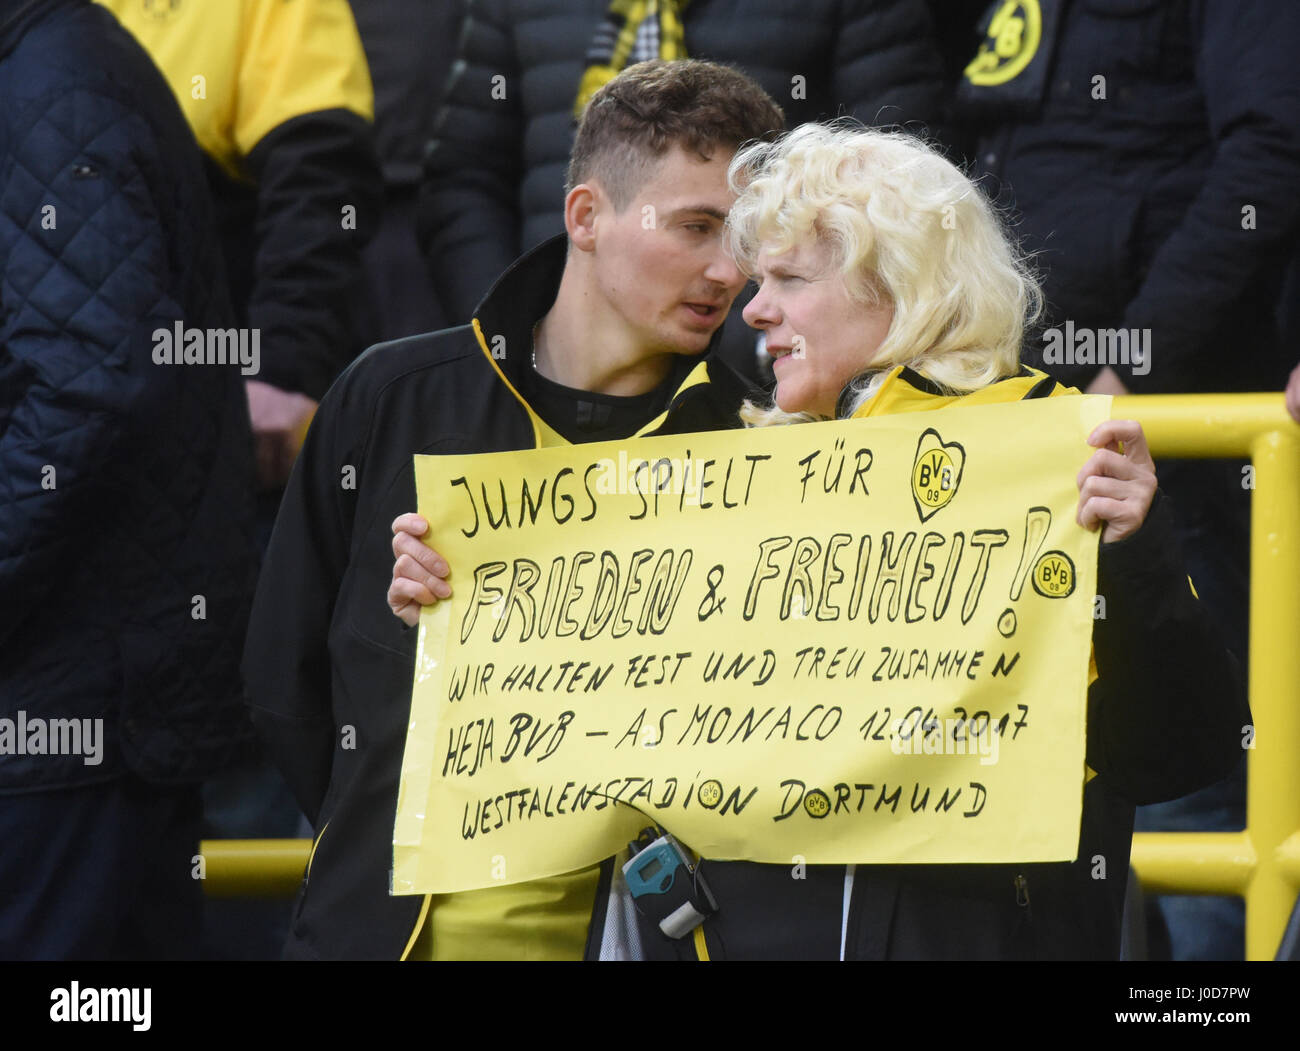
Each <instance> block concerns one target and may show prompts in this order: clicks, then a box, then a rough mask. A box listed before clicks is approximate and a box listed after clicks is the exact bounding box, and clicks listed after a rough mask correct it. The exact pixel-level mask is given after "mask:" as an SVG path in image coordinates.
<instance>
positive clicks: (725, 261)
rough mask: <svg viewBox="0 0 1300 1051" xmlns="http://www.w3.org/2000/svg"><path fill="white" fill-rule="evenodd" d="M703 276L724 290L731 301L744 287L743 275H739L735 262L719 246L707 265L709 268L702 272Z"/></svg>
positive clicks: (739, 271) (729, 254) (738, 268)
mask: <svg viewBox="0 0 1300 1051" xmlns="http://www.w3.org/2000/svg"><path fill="white" fill-rule="evenodd" d="M704 276H705V277H706V278H708V279H709V280H710V281H712V282H714V283H715V284H719V285H722V286H723V287H724V288H726V290H727V293H728V295H730V296H731V298H733V299H734V298H735V297H736V296H737V295H739V293H740V290H741V289H742V288H744V287H745V275H744V274H743V273H741V270H740V267H738V266H737V265H736V261H735V260H734V259H732V258H731V253H730V252H728V251H727V250H726V249H725V248H723V247H721V246H719V249H718V251H717V252H716V253H715V254H714V256H713V259H712V261H711V262H710V263H709V268H708V269H707V270H706V271H705V272H704Z"/></svg>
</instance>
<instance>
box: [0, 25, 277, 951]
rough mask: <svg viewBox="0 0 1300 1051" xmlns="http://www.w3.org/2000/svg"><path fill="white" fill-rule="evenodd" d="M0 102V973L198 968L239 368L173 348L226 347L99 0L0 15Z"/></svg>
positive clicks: (182, 205)
mask: <svg viewBox="0 0 1300 1051" xmlns="http://www.w3.org/2000/svg"><path fill="white" fill-rule="evenodd" d="M0 98H2V99H3V100H4V105H3V107H0V797H2V798H0V843H3V849H0V959H11V958H22V959H60V960H78V959H175V958H194V957H197V955H198V953H199V944H200V929H201V917H202V909H203V892H202V887H203V883H202V878H203V876H204V874H205V873H204V870H203V862H202V859H201V858H199V857H198V856H197V855H198V853H199V838H200V822H201V807H202V803H201V795H200V791H199V784H200V782H201V781H202V780H203V779H204V778H205V777H207V776H209V775H211V774H213V773H215V772H218V771H221V770H223V769H227V768H229V767H231V766H233V765H234V764H236V763H237V762H239V761H241V760H246V759H247V757H248V756H249V755H250V754H251V752H252V747H253V734H252V727H251V725H250V724H249V723H248V720H247V716H246V714H245V712H244V710H243V705H242V696H241V693H242V691H241V686H240V679H239V665H238V661H239V653H240V646H241V641H242V639H241V636H242V634H243V629H244V626H245V624H246V621H247V615H248V603H249V600H250V597H251V594H252V587H253V573H254V558H255V552H254V544H253V537H252V486H253V458H252V440H251V436H250V433H249V422H248V407H247V402H246V399H245V396H244V377H243V375H242V374H241V370H242V367H243V363H244V362H245V361H246V360H247V359H246V358H245V357H244V356H243V355H242V354H241V356H240V359H239V360H238V361H235V362H229V361H227V363H225V364H221V363H216V362H215V356H208V355H206V354H205V355H204V357H203V358H202V360H193V361H191V363H188V364H178V363H175V362H174V361H173V360H170V359H171V354H170V351H171V349H172V348H170V347H167V346H165V345H164V344H165V343H166V339H165V337H168V336H170V335H171V334H172V333H173V332H174V331H175V329H176V327H177V326H180V327H182V328H183V329H185V330H188V331H189V332H191V333H192V332H193V331H195V330H197V331H198V332H199V335H200V337H203V335H204V333H210V332H212V331H214V330H223V331H225V332H227V333H229V332H233V326H234V325H235V323H236V322H235V318H234V313H233V311H232V309H231V307H230V304H229V300H228V296H227V293H226V286H225V278H224V275H223V270H222V262H221V246H220V242H219V240H218V236H217V230H216V226H215V223H214V216H213V208H212V202H211V199H210V197H209V194H208V189H207V185H206V183H205V181H204V178H203V168H202V163H201V160H200V155H199V150H198V147H197V145H196V143H195V141H194V137H193V136H192V135H191V134H190V130H189V128H188V127H187V126H186V124H185V119H184V117H183V116H182V115H181V112H180V109H179V108H178V107H177V105H176V101H175V99H173V98H172V95H171V92H170V91H169V90H168V88H167V85H166V82H165V81H164V80H163V78H162V77H161V76H160V75H159V73H158V71H157V69H155V68H154V65H153V63H152V62H150V60H149V56H148V55H147V54H145V52H144V51H143V50H142V49H141V48H140V46H139V45H138V44H137V43H136V42H135V41H134V40H133V39H132V38H131V36H130V35H129V34H128V33H126V32H125V31H124V30H123V29H122V28H121V27H120V26H119V25H118V24H117V23H116V22H115V21H114V20H113V18H112V16H111V15H109V14H108V13H107V12H105V11H103V10H101V9H100V8H98V7H96V6H94V5H93V4H92V3H90V0H26V2H22V3H18V2H15V3H7V4H5V5H4V7H3V12H2V13H0ZM159 333H162V337H163V338H162V339H161V341H160V336H159ZM185 343H186V346H187V347H188V346H189V345H190V340H189V337H188V336H187V337H186V339H185ZM174 349H175V360H176V361H179V360H180V357H181V351H182V348H181V347H179V346H177V347H175V348H174ZM197 349H198V350H199V351H200V353H202V352H203V351H204V348H203V346H202V344H200V346H199V347H198V348H197ZM222 349H223V350H224V349H225V348H224V347H223V348H222ZM164 351H166V352H167V353H163V352H164ZM194 357H195V359H198V355H195V356H194ZM56 734H57V735H58V737H57V740H56ZM56 753H57V754H56Z"/></svg>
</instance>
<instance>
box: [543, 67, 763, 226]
mask: <svg viewBox="0 0 1300 1051" xmlns="http://www.w3.org/2000/svg"><path fill="white" fill-rule="evenodd" d="M784 127H785V116H784V114H782V112H781V107H780V106H778V105H777V104H776V103H775V102H773V101H772V98H771V96H769V95H768V94H767V92H766V91H764V90H763V89H762V88H761V87H759V85H758V84H757V83H756V82H755V81H754V80H752V79H751V78H750V77H748V76H746V75H745V74H744V73H742V72H740V71H739V70H737V69H732V68H731V67H730V66H723V65H719V64H718V63H716V62H705V61H703V60H700V59H680V60H677V61H672V62H667V61H663V60H662V59H655V60H653V61H650V62H638V63H637V64H636V65H634V66H629V67H628V68H627V69H625V70H624V71H623V72H622V73H620V74H619V75H618V76H616V77H615V78H614V79H613V80H611V81H610V82H609V83H607V84H605V85H603V86H602V87H601V88H600V90H599V91H597V92H596V93H595V94H594V95H592V97H591V101H590V102H589V103H588V104H587V108H586V110H585V111H584V112H583V115H582V121H581V123H580V124H579V125H578V133H577V137H576V138H575V139H574V142H573V152H572V154H571V155H570V158H569V173H568V178H567V180H566V183H565V187H564V190H565V193H566V194H567V193H568V192H569V191H570V190H572V189H573V188H574V187H575V186H577V185H579V184H580V183H583V182H586V181H587V180H588V179H595V180H596V181H597V182H599V183H600V185H601V187H602V188H603V189H604V190H605V192H606V193H608V194H609V196H610V200H611V201H613V204H614V207H615V208H616V209H617V210H618V211H622V210H623V209H624V208H626V207H627V206H628V204H630V203H631V201H632V198H633V197H634V196H635V195H636V192H637V191H638V190H639V189H641V187H642V186H644V185H645V184H646V182H647V181H648V179H649V178H650V174H651V172H652V170H653V168H654V165H655V162H657V161H658V160H659V159H660V158H662V157H663V156H664V154H665V153H667V152H668V151H669V150H670V149H671V148H672V147H673V146H680V147H682V149H684V150H686V151H687V152H688V153H694V154H696V155H697V156H698V157H699V158H700V159H701V160H705V161H708V160H711V159H712V156H713V151H714V150H715V149H717V148H719V147H721V148H724V149H727V150H735V149H736V148H737V147H738V146H740V145H741V144H742V143H745V142H749V141H751V140H754V139H770V138H772V137H774V136H776V135H778V134H780V133H781V131H782V130H783V129H784Z"/></svg>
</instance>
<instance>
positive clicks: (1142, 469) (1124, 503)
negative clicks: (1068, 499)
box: [1075, 420, 1156, 544]
mask: <svg viewBox="0 0 1300 1051" xmlns="http://www.w3.org/2000/svg"><path fill="white" fill-rule="evenodd" d="M1121 443H1123V444H1122V449H1123V451H1122V452H1121ZM1088 444H1089V445H1094V446H1096V447H1097V452H1095V453H1093V455H1092V457H1091V458H1090V459H1089V460H1088V462H1087V463H1085V464H1084V465H1083V469H1082V470H1080V471H1079V475H1078V477H1077V478H1076V479H1075V481H1076V482H1077V483H1078V486H1079V510H1078V513H1077V514H1076V515H1075V518H1076V520H1077V521H1078V523H1079V525H1081V526H1083V527H1084V529H1095V528H1096V527H1097V526H1098V525H1100V524H1102V523H1103V522H1104V523H1105V529H1104V530H1103V532H1102V534H1101V542H1102V543H1103V544H1113V543H1114V542H1115V541H1117V540H1123V539H1125V538H1126V537H1130V536H1132V535H1133V534H1134V533H1136V532H1137V531H1138V530H1139V529H1140V528H1141V527H1142V523H1143V522H1145V521H1146V517H1147V512H1148V511H1149V510H1151V501H1152V500H1153V499H1154V498H1155V495H1156V465H1155V464H1154V463H1153V462H1152V460H1151V454H1150V453H1149V452H1148V451H1147V440H1146V436H1145V435H1144V434H1143V433H1142V425H1141V424H1139V423H1138V422H1137V420H1107V421H1106V422H1105V423H1103V424H1101V425H1100V426H1099V427H1098V428H1097V429H1096V430H1095V431H1093V432H1092V433H1091V434H1090V435H1088Z"/></svg>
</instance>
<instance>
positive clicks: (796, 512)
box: [393, 397, 1109, 894]
mask: <svg viewBox="0 0 1300 1051" xmlns="http://www.w3.org/2000/svg"><path fill="white" fill-rule="evenodd" d="M1108 413H1109V399H1107V398H1096V397H1060V398H1050V399H1043V400H1041V401H1038V400H1036V401H1031V402H1020V403H1015V404H1010V405H996V406H981V407H956V408H947V409H941V410H938V411H933V412H917V413H908V414H905V415H898V416H891V417H886V418H882V419H870V420H852V421H846V422H836V423H825V424H807V425H802V426H793V427H773V428H767V429H762V430H750V431H731V432H721V433H713V434H691V435H683V436H677V437H662V438H651V439H638V440H629V441H625V442H606V443H600V444H595V445H582V446H575V447H571V448H560V449H544V450H534V451H528V452H519V453H497V454H484V455H478V456H417V457H416V480H417V485H418V490H419V510H420V513H421V514H422V515H423V516H424V517H425V518H426V519H427V520H428V521H429V523H430V525H431V530H430V534H429V535H430V537H431V538H432V540H431V543H432V545H433V546H434V547H435V548H436V549H437V550H438V551H440V552H441V553H442V554H443V555H444V556H446V558H447V560H448V562H449V564H450V565H451V567H452V582H453V587H454V594H453V597H452V598H451V599H450V600H449V601H447V602H442V603H439V604H438V605H437V606H436V607H433V608H431V609H426V610H425V612H424V614H423V616H422V618H421V622H420V628H419V633H420V634H419V646H418V654H417V658H416V669H415V685H414V689H413V692H412V699H411V720H410V727H409V733H408V737H407V742H406V753H405V757H404V761H403V766H402V780H401V790H400V795H399V801H398V810H397V823H396V828H395V830H394V841H393V845H394V866H395V867H394V879H393V893H395V894H410V893H428V892H433V893H441V892H450V891H459V890H471V889H475V888H479V887H487V886H496V885H502V884H505V883H515V882H520V881H523V880H528V879H535V878H538V877H541V876H547V875H554V874H558V873H561V872H568V871H571V870H574V869H579V868H582V867H585V866H588V865H592V864H595V863H597V862H599V861H600V860H601V859H603V858H605V857H608V856H610V855H612V854H615V853H617V852H618V851H619V850H620V849H621V848H622V847H623V846H624V845H625V844H626V843H627V841H628V840H630V839H632V838H635V836H636V833H637V832H638V831H639V830H640V829H641V828H643V827H645V826H647V825H649V824H650V823H651V822H655V823H658V824H659V825H660V826H662V827H663V828H665V829H667V830H668V831H669V832H671V833H672V834H673V835H674V836H676V837H677V838H678V839H679V840H680V841H682V842H683V843H685V844H686V845H687V846H689V847H690V848H692V849H693V850H695V851H696V852H698V853H700V854H701V855H702V856H704V857H707V858H717V859H749V860H753V861H762V862H774V863H781V864H792V863H796V864H797V863H798V862H799V861H804V862H806V863H808V864H817V863H847V862H858V863H864V862H912V863H940V862H977V861H978V862H994V861H1013V860H1014V861H1025V862H1034V861H1062V860H1069V859H1072V858H1073V857H1074V856H1075V852H1076V848H1077V843H1078V836H1079V815H1080V808H1081V804H1082V790H1083V782H1084V771H1085V767H1084V717H1085V711H1086V705H1085V700H1086V690H1087V683H1088V676H1089V653H1090V645H1091V635H1092V626H1093V615H1094V595H1095V590H1096V587H1095V581H1096V554H1097V534H1095V533H1089V532H1087V531H1086V530H1084V529H1082V528H1081V527H1080V526H1079V525H1078V524H1077V523H1076V521H1075V510H1076V505H1077V501H1078V492H1077V489H1076V485H1075V476H1076V474H1077V473H1078V471H1079V468H1080V467H1082V465H1083V463H1084V461H1085V460H1086V459H1087V458H1088V456H1089V455H1090V454H1091V453H1092V452H1093V451H1094V450H1092V449H1091V448H1090V447H1089V446H1088V445H1087V444H1086V437H1087V435H1088V434H1089V433H1090V432H1091V431H1092V429H1093V428H1094V427H1095V426H1096V425H1097V424H1098V423H1100V422H1101V421H1102V420H1103V419H1106V418H1107V416H1108Z"/></svg>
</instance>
